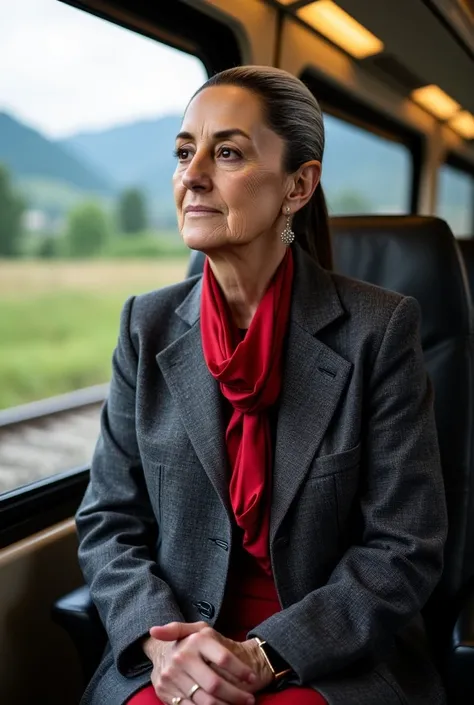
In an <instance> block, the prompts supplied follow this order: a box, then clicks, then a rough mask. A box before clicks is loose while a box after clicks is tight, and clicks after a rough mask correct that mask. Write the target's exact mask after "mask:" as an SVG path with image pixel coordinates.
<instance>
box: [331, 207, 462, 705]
mask: <svg viewBox="0 0 474 705" xmlns="http://www.w3.org/2000/svg"><path fill="white" fill-rule="evenodd" d="M332 232H333V242H334V262H335V269H337V270H338V271H340V272H341V273H343V274H346V275H348V276H351V277H355V278H357V279H363V280H365V281H369V282H371V283H373V284H376V285H379V286H383V287H385V288H387V289H392V290H394V291H399V292H400V293H403V294H406V295H410V296H413V297H415V298H416V299H417V300H418V302H419V303H420V306H421V311H422V324H421V338H422V344H423V350H424V354H425V362H426V367H427V370H428V373H429V374H430V377H431V379H432V382H433V385H434V390H435V413H436V423H437V429H438V438H439V445H440V452H441V460H442V466H443V475H444V481H445V487H446V498H447V504H448V513H449V523H450V527H449V534H448V541H447V544H446V550H445V568H444V571H443V577H442V579H441V582H440V584H439V586H438V588H437V590H436V592H435V594H434V595H433V597H432V599H431V601H430V603H429V604H428V605H427V608H426V610H425V617H426V619H427V624H428V628H429V630H430V636H431V640H432V643H433V645H434V647H435V649H436V652H437V654H438V657H439V659H440V661H441V667H442V669H443V671H444V675H445V680H446V685H447V687H448V689H449V693H450V702H452V703H463V705H464V703H466V705H467V703H473V702H474V457H473V447H474V423H473V411H474V357H473V338H472V325H471V320H472V312H471V299H470V293H469V287H468V283H467V278H466V273H465V269H464V264H463V261H462V258H461V255H460V252H459V248H458V246H457V243H456V240H455V238H454V237H453V235H452V233H451V231H450V229H449V227H448V225H447V224H446V223H445V222H444V221H443V220H440V219H438V218H429V217H421V216H389V217H385V216H358V217H342V218H334V219H333V220H332ZM470 590H472V591H473V594H470ZM463 608H464V609H463ZM468 663H470V666H469V667H467V668H466V666H467V664H468ZM463 666H464V667H463Z"/></svg>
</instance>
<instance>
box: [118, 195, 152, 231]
mask: <svg viewBox="0 0 474 705" xmlns="http://www.w3.org/2000/svg"><path fill="white" fill-rule="evenodd" d="M119 223H120V229H121V231H122V232H124V233H138V232H140V231H142V230H145V229H146V227H147V215H146V204H145V196H144V194H143V193H142V191H140V190H139V189H136V188H130V189H127V190H126V191H124V192H123V193H122V195H121V196H120V200H119Z"/></svg>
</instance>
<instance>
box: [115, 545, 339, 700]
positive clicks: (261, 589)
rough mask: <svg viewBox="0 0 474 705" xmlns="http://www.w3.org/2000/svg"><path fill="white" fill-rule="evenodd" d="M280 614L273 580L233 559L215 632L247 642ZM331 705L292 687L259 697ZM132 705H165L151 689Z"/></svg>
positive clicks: (248, 562)
mask: <svg viewBox="0 0 474 705" xmlns="http://www.w3.org/2000/svg"><path fill="white" fill-rule="evenodd" d="M279 611H280V602H279V600H278V594H277V591H276V589H275V584H274V581H273V580H272V578H271V577H270V576H269V575H267V574H266V573H265V572H264V571H263V570H262V569H261V568H260V566H259V565H258V564H257V562H256V561H255V560H254V559H253V558H252V557H251V556H250V555H249V554H248V553H247V552H246V551H243V550H242V551H240V552H238V553H237V555H236V556H235V557H233V560H232V564H231V568H230V571H229V580H228V584H227V590H226V594H225V598H224V602H223V605H222V609H221V612H220V615H219V619H218V620H217V622H216V624H215V625H214V628H215V629H216V631H218V632H220V633H221V634H223V635H224V636H226V637H229V639H233V640H234V641H245V639H246V635H247V633H248V632H249V631H251V629H253V628H254V627H255V625H256V624H259V623H260V622H263V621H264V620H265V619H268V618H269V617H271V616H272V615H273V614H275V613H276V612H279ZM295 703H298V705H327V704H326V701H325V700H324V698H323V697H322V695H320V694H319V693H317V692H316V691H315V690H313V689H312V688H295V687H289V688H286V689H285V690H281V691H279V692H277V693H260V694H257V695H256V705H295ZM128 705H164V704H163V703H162V701H161V700H160V699H159V698H158V697H157V696H156V695H155V693H154V690H153V687H152V686H151V685H150V686H148V687H146V688H144V689H142V690H141V691H140V692H139V693H136V694H135V695H134V696H132V698H131V699H130V700H129V701H128Z"/></svg>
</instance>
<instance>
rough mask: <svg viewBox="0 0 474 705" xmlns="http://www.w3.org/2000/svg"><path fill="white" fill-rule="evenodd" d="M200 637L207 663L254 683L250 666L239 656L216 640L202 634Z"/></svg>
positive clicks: (201, 651) (202, 652) (241, 679)
mask: <svg viewBox="0 0 474 705" xmlns="http://www.w3.org/2000/svg"><path fill="white" fill-rule="evenodd" d="M199 637H200V638H199V641H200V642H201V641H202V647H200V653H201V654H202V657H203V658H204V659H205V660H206V661H210V662H211V663H212V664H213V665H215V666H217V667H218V668H220V669H223V670H224V671H227V672H228V673H230V674H232V675H233V676H235V678H238V680H240V681H247V682H249V683H250V682H253V681H254V679H255V674H254V672H253V670H252V669H251V668H250V666H247V664H246V663H244V662H243V661H241V660H240V659H239V658H238V656H236V655H235V654H233V653H232V651H230V650H229V649H228V648H227V647H226V646H224V645H223V644H221V643H220V642H219V641H217V639H215V638H212V637H208V638H206V636H205V635H204V634H200V635H199ZM193 638H195V637H193ZM190 639H191V637H190Z"/></svg>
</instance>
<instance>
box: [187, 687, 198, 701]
mask: <svg viewBox="0 0 474 705" xmlns="http://www.w3.org/2000/svg"><path fill="white" fill-rule="evenodd" d="M200 687H201V686H200V685H198V684H197V683H195V684H194V685H193V687H192V688H191V690H190V691H189V693H188V694H187V696H186V697H187V698H188V700H192V699H193V695H194V693H197V691H198V690H199V689H200Z"/></svg>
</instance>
